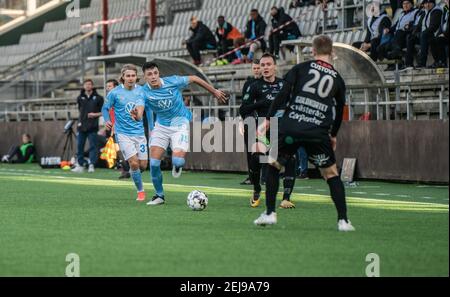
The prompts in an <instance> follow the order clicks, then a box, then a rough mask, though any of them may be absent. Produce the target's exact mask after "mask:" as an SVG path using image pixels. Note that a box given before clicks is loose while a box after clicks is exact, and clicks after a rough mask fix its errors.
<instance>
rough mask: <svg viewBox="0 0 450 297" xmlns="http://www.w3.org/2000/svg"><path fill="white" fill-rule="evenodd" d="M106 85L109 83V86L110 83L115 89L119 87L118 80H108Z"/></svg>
mask: <svg viewBox="0 0 450 297" xmlns="http://www.w3.org/2000/svg"><path fill="white" fill-rule="evenodd" d="M106 83H107V84H108V83H113V85H114V86H115V87H117V86H118V85H119V82H118V81H117V79H114V78H111V79H108V80H107V81H106Z"/></svg>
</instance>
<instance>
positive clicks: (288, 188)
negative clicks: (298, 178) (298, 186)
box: [283, 158, 296, 200]
mask: <svg viewBox="0 0 450 297" xmlns="http://www.w3.org/2000/svg"><path fill="white" fill-rule="evenodd" d="M295 167H296V160H295V158H290V159H289V161H288V162H287V163H286V166H285V167H284V179H283V187H284V193H283V200H290V199H291V194H292V191H293V189H294V186H295Z"/></svg>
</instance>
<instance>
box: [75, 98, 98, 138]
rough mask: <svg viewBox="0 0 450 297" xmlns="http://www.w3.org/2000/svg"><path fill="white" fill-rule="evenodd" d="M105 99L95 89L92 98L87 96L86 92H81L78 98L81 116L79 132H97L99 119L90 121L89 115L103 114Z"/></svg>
mask: <svg viewBox="0 0 450 297" xmlns="http://www.w3.org/2000/svg"><path fill="white" fill-rule="evenodd" d="M103 101H104V100H103V97H102V96H100V95H99V94H98V93H97V90H96V89H94V90H93V92H92V94H91V96H87V95H86V92H85V91H84V90H81V92H80V95H79V96H78V98H77V103H78V110H79V111H80V115H79V118H78V131H80V132H97V131H98V118H95V119H89V118H88V113H91V112H95V113H98V112H101V111H102V106H103Z"/></svg>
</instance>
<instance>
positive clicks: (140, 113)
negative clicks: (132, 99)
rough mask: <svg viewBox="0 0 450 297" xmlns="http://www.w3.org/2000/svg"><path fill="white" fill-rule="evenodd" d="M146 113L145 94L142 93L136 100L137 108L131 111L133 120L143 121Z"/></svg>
mask: <svg viewBox="0 0 450 297" xmlns="http://www.w3.org/2000/svg"><path fill="white" fill-rule="evenodd" d="M144 111H145V99H144V94H143V93H142V92H140V93H139V95H137V98H136V107H135V108H134V109H133V110H132V111H130V115H131V118H132V119H133V120H135V121H137V122H140V121H142V119H143V118H144Z"/></svg>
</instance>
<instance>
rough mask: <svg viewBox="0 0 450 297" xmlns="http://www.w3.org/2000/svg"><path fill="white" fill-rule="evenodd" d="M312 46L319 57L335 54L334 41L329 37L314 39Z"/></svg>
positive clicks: (320, 36) (323, 36)
mask: <svg viewBox="0 0 450 297" xmlns="http://www.w3.org/2000/svg"><path fill="white" fill-rule="evenodd" d="M312 46H313V48H314V49H315V50H316V53H317V54H318V55H331V54H332V52H333V40H331V38H330V37H328V36H327V35H319V36H316V37H314V39H313V41H312Z"/></svg>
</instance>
